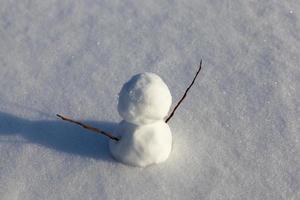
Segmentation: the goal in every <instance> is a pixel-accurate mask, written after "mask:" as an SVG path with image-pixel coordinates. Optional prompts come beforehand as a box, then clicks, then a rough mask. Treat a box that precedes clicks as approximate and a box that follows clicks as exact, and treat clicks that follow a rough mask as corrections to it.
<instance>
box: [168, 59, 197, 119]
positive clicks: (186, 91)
mask: <svg viewBox="0 0 300 200" xmlns="http://www.w3.org/2000/svg"><path fill="white" fill-rule="evenodd" d="M201 67H202V59H201V61H200V65H199V69H198V71H197V73H196V75H195V77H194V79H193V81H192V83H191V84H190V85H189V87H188V88H187V89H186V90H185V93H184V95H183V96H182V98H181V99H180V100H179V102H178V103H177V104H176V106H175V107H174V109H173V111H172V112H171V114H170V115H169V117H168V118H167V119H166V121H165V122H166V123H168V121H169V120H170V119H171V118H172V117H173V115H174V113H175V111H176V110H177V108H178V107H179V105H180V104H181V103H182V101H183V100H184V98H185V97H186V95H187V93H188V91H189V90H190V89H191V87H192V86H193V85H194V83H195V80H196V78H197V76H198V74H199V72H200V70H201Z"/></svg>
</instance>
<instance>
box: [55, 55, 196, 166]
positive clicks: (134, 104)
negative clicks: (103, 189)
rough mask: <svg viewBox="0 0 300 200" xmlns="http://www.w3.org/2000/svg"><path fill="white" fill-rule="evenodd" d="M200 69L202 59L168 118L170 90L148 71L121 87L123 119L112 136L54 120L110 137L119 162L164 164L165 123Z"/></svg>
mask: <svg viewBox="0 0 300 200" xmlns="http://www.w3.org/2000/svg"><path fill="white" fill-rule="evenodd" d="M201 66H202V60H201V61H200V65H199V68H198V71H197V73H196V75H195V76H194V79H193V81H192V83H191V84H190V85H189V86H188V88H187V89H186V91H185V93H184V95H183V96H182V98H181V99H180V100H179V101H178V103H177V104H176V106H175V107H174V109H173V110H172V112H171V113H170V114H169V116H168V117H167V115H168V112H169V109H170V107H171V104H172V96H171V93H170V90H169V88H168V86H167V85H166V84H165V83H164V81H163V80H162V79H161V78H160V77H159V76H158V75H156V74H154V73H149V72H145V73H141V74H137V75H135V76H133V77H132V78H131V79H130V80H129V81H128V82H127V83H125V84H124V85H123V87H122V89H121V92H120V93H119V101H118V112H119V114H120V116H121V117H122V118H123V120H122V121H121V122H120V123H119V124H118V126H117V128H116V130H115V131H114V133H113V134H112V133H109V132H106V131H103V130H100V129H98V128H95V127H92V126H89V125H87V124H84V123H81V122H79V121H76V120H73V119H70V118H68V117H64V116H62V115H59V114H57V117H59V118H60V119H62V120H65V121H68V122H71V123H74V124H77V125H80V126H82V127H83V128H85V129H88V130H90V131H93V132H96V133H98V134H102V135H105V136H106V137H108V138H110V139H111V140H110V143H109V149H110V152H111V154H112V156H113V157H114V158H115V159H116V160H118V161H120V162H123V163H125V164H128V165H132V166H138V167H145V166H148V165H152V164H157V163H161V162H164V161H165V160H167V158H168V157H169V155H170V153H171V150H172V134H171V130H170V127H169V125H168V124H167V122H168V121H169V120H170V119H171V118H172V116H173V115H174V113H175V111H176V109H177V108H178V107H179V105H180V104H181V103H182V101H183V100H184V98H185V97H186V95H187V93H188V91H189V90H190V89H191V87H192V85H193V84H194V82H195V80H196V78H197V76H198V74H199V72H200V70H201ZM166 117H167V118H166ZM165 118H166V119H165Z"/></svg>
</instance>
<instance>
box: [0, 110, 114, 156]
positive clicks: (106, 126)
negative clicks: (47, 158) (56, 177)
mask: <svg viewBox="0 0 300 200" xmlns="http://www.w3.org/2000/svg"><path fill="white" fill-rule="evenodd" d="M83 123H86V124H89V125H92V126H94V127H97V128H99V129H102V130H104V131H108V132H113V130H114V129H115V127H116V126H117V123H112V122H102V121H84V122H83ZM17 134H18V135H21V136H22V137H23V138H24V139H25V140H27V141H28V142H32V143H36V144H39V145H42V146H45V147H48V148H51V149H54V150H56V151H61V152H66V153H70V154H75V155H80V156H85V157H90V158H95V159H102V160H106V161H112V160H113V158H112V157H111V156H110V153H109V149H108V140H109V139H108V138H106V137H105V136H102V135H98V134H95V133H93V132H90V131H88V130H86V129H83V128H82V127H79V126H77V125H75V124H71V123H69V122H65V121H62V120H60V119H57V121H30V120H26V119H22V118H20V117H17V116H13V115H11V114H8V113H4V112H0V136H1V135H17ZM2 142H4V143H5V142H6V141H0V143H2ZM16 142H17V141H16Z"/></svg>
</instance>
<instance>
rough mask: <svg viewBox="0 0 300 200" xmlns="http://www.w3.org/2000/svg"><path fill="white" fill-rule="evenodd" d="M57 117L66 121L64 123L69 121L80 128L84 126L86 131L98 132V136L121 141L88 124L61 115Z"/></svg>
mask: <svg viewBox="0 0 300 200" xmlns="http://www.w3.org/2000/svg"><path fill="white" fill-rule="evenodd" d="M56 116H57V117H59V118H60V119H62V120H64V121H68V122H71V123H74V124H77V125H79V126H82V127H83V128H85V129H88V130H90V131H94V132H96V133H98V134H102V135H105V136H106V137H109V138H110V139H112V140H116V141H119V140H120V139H119V138H117V137H115V136H113V135H112V134H111V133H108V132H105V131H102V130H100V129H97V128H94V127H92V126H89V125H87V124H83V123H81V122H78V121H75V120H73V119H70V118H67V117H64V116H62V115H59V114H56Z"/></svg>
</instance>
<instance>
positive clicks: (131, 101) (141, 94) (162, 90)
mask: <svg viewBox="0 0 300 200" xmlns="http://www.w3.org/2000/svg"><path fill="white" fill-rule="evenodd" d="M171 104H172V96H171V93H170V90H169V88H168V86H167V85H166V84H165V83H164V82H163V80H162V79H161V78H160V77H159V76H158V75H156V74H154V73H149V72H144V73H140V74H137V75H135V76H133V77H132V78H131V79H130V80H129V81H128V82H127V83H125V84H124V85H123V87H122V89H121V92H120V94H119V101H118V111H119V114H120V116H121V117H122V118H123V119H124V120H126V121H128V122H131V123H134V124H137V125H141V124H149V123H153V122H156V121H158V120H163V119H164V117H166V116H167V115H168V112H169V110H170V107H171Z"/></svg>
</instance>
